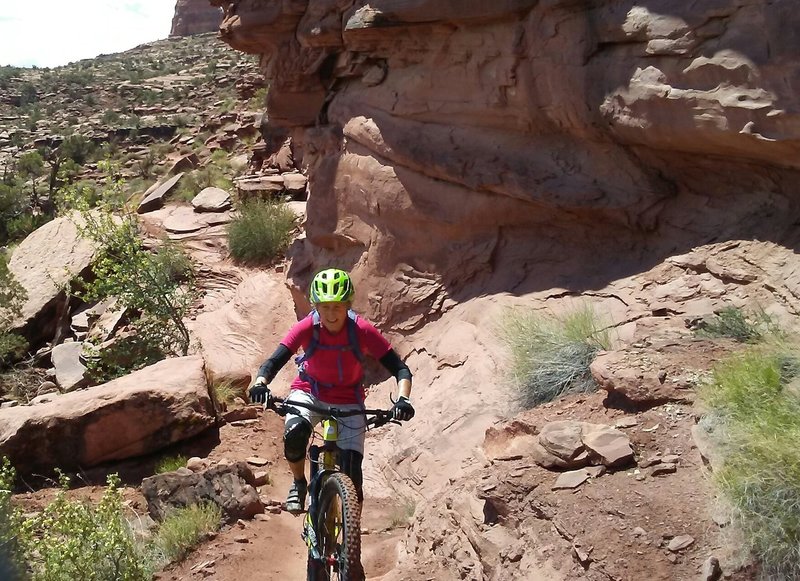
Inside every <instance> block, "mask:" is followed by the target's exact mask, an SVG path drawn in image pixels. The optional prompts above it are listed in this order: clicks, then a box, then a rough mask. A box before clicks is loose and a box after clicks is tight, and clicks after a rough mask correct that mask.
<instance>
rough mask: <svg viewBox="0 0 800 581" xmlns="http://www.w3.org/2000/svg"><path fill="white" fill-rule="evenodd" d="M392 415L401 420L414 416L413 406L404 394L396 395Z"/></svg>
mask: <svg viewBox="0 0 800 581" xmlns="http://www.w3.org/2000/svg"><path fill="white" fill-rule="evenodd" d="M392 417H393V418H394V419H396V420H401V421H408V420H410V419H411V418H413V417H414V406H413V405H411V402H410V401H409V400H408V398H407V397H405V396H404V395H401V396H400V397H398V398H397V401H396V402H394V407H393V408H392Z"/></svg>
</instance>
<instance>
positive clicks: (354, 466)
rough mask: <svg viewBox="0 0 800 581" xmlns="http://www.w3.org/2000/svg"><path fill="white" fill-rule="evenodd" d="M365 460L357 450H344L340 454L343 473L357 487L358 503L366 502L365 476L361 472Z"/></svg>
mask: <svg viewBox="0 0 800 581" xmlns="http://www.w3.org/2000/svg"><path fill="white" fill-rule="evenodd" d="M363 460H364V455H363V454H360V453H359V452H356V451H355V450H342V451H341V452H339V461H340V462H341V465H342V472H344V473H345V474H347V475H348V476H349V477H350V480H352V481H353V484H355V486H356V492H357V493H358V501H359V502H362V501H363V500H364V490H363V487H364V476H363V473H362V471H361V462H362V461H363Z"/></svg>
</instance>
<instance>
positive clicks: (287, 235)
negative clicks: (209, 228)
mask: <svg viewBox="0 0 800 581" xmlns="http://www.w3.org/2000/svg"><path fill="white" fill-rule="evenodd" d="M296 220H297V218H296V216H295V214H294V212H292V210H291V209H290V208H289V207H287V206H286V204H282V203H279V202H268V201H262V200H254V201H250V202H246V203H244V204H243V205H242V206H241V208H240V212H239V215H238V216H237V217H236V218H234V220H233V221H232V222H231V223H230V224H229V225H228V246H229V248H230V253H231V256H233V258H234V259H236V260H238V261H239V262H243V263H245V264H266V263H269V262H271V261H273V260H275V259H276V258H277V257H278V256H280V255H281V253H283V252H284V251H285V250H286V248H287V247H288V246H289V242H291V240H292V233H293V232H294V228H295V222H296Z"/></svg>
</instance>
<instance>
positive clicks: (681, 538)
mask: <svg viewBox="0 0 800 581" xmlns="http://www.w3.org/2000/svg"><path fill="white" fill-rule="evenodd" d="M693 543H694V537H692V536H689V535H678V536H677V537H675V538H673V539H672V540H670V542H669V543H668V544H667V550H669V551H672V552H673V553H677V552H678V551H682V550H683V549H685V548H687V547H689V546H691V545H692V544H693Z"/></svg>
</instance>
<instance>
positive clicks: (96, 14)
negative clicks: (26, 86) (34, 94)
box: [0, 0, 175, 67]
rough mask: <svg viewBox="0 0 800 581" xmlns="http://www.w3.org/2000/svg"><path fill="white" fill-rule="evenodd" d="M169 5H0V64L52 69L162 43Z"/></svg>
mask: <svg viewBox="0 0 800 581" xmlns="http://www.w3.org/2000/svg"><path fill="white" fill-rule="evenodd" d="M174 12H175V2H174V1H170V0H138V1H126V2H119V1H114V0H81V1H80V2H66V1H64V0H27V1H26V0H22V1H10V0H4V2H3V6H2V8H0V65H15V66H30V65H36V66H40V67H54V66H59V65H65V64H67V63H69V62H72V61H77V60H80V59H85V58H93V57H96V56H97V55H99V54H107V53H114V52H121V51H124V50H128V49H130V48H133V47H135V46H136V45H139V44H142V43H145V42H150V41H153V40H158V39H161V38H166V37H167V36H168V35H169V30H170V26H171V24H172V16H173V14H174Z"/></svg>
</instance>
